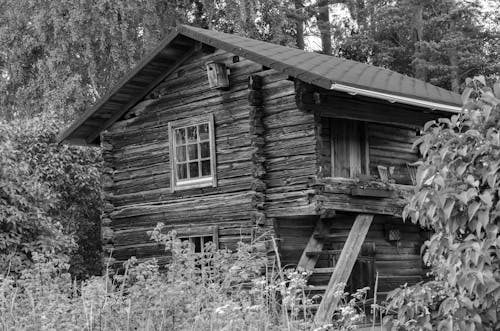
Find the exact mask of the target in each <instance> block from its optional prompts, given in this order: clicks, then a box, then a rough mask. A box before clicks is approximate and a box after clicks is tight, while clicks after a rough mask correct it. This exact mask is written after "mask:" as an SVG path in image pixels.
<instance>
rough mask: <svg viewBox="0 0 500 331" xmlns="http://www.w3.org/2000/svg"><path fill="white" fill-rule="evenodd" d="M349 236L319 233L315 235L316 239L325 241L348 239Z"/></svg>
mask: <svg viewBox="0 0 500 331" xmlns="http://www.w3.org/2000/svg"><path fill="white" fill-rule="evenodd" d="M347 236H348V234H341V233H325V234H322V233H317V234H315V235H314V238H315V239H319V240H325V239H347Z"/></svg>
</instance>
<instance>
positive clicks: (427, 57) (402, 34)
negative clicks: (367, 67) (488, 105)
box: [339, 0, 500, 92]
mask: <svg viewBox="0 0 500 331" xmlns="http://www.w3.org/2000/svg"><path fill="white" fill-rule="evenodd" d="M347 6H348V8H349V10H350V13H351V17H352V19H353V21H354V24H353V25H352V26H350V27H349V29H350V30H351V31H350V33H349V34H350V36H348V38H346V39H345V40H344V41H343V42H342V43H341V46H340V51H339V53H340V55H342V56H345V57H347V58H351V59H354V60H358V61H364V62H371V63H373V64H374V65H378V66H382V67H387V68H389V69H392V70H395V71H397V72H400V73H403V74H407V75H411V76H414V77H417V78H419V79H422V80H425V81H429V82H431V83H433V84H435V85H438V86H441V87H444V88H447V89H452V90H454V91H457V92H458V90H459V89H460V87H461V86H462V83H463V81H464V79H465V77H467V76H471V75H478V74H480V73H482V74H485V75H490V74H493V73H495V72H498V71H499V69H500V68H499V65H498V63H497V60H496V59H497V58H498V56H499V51H500V39H499V36H500V34H499V30H498V23H491V22H490V23H489V24H486V23H485V22H488V20H486V18H487V17H488V16H491V15H492V14H491V13H489V12H484V10H483V9H482V8H481V6H480V5H479V4H477V3H475V2H456V1H447V0H439V1H430V0H423V1H421V0H418V1H417V0H398V1H387V0H374V1H367V0H357V1H350V2H348V3H347Z"/></svg>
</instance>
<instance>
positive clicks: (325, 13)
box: [316, 0, 332, 55]
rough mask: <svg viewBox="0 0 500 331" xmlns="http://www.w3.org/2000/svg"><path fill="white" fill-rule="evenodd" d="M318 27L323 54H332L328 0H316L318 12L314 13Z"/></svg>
mask: <svg viewBox="0 0 500 331" xmlns="http://www.w3.org/2000/svg"><path fill="white" fill-rule="evenodd" d="M316 19H317V21H318V29H319V32H320V34H321V45H322V48H323V54H327V55H332V32H331V25H330V12H329V6H328V0H320V1H318V12H317V15H316Z"/></svg>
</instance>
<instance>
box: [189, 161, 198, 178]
mask: <svg viewBox="0 0 500 331" xmlns="http://www.w3.org/2000/svg"><path fill="white" fill-rule="evenodd" d="M189 175H190V176H191V178H195V177H200V174H199V173H198V162H191V163H189Z"/></svg>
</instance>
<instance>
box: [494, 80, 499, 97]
mask: <svg viewBox="0 0 500 331" xmlns="http://www.w3.org/2000/svg"><path fill="white" fill-rule="evenodd" d="M493 93H494V94H495V97H497V98H498V99H500V79H498V80H497V81H496V82H495V84H493Z"/></svg>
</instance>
